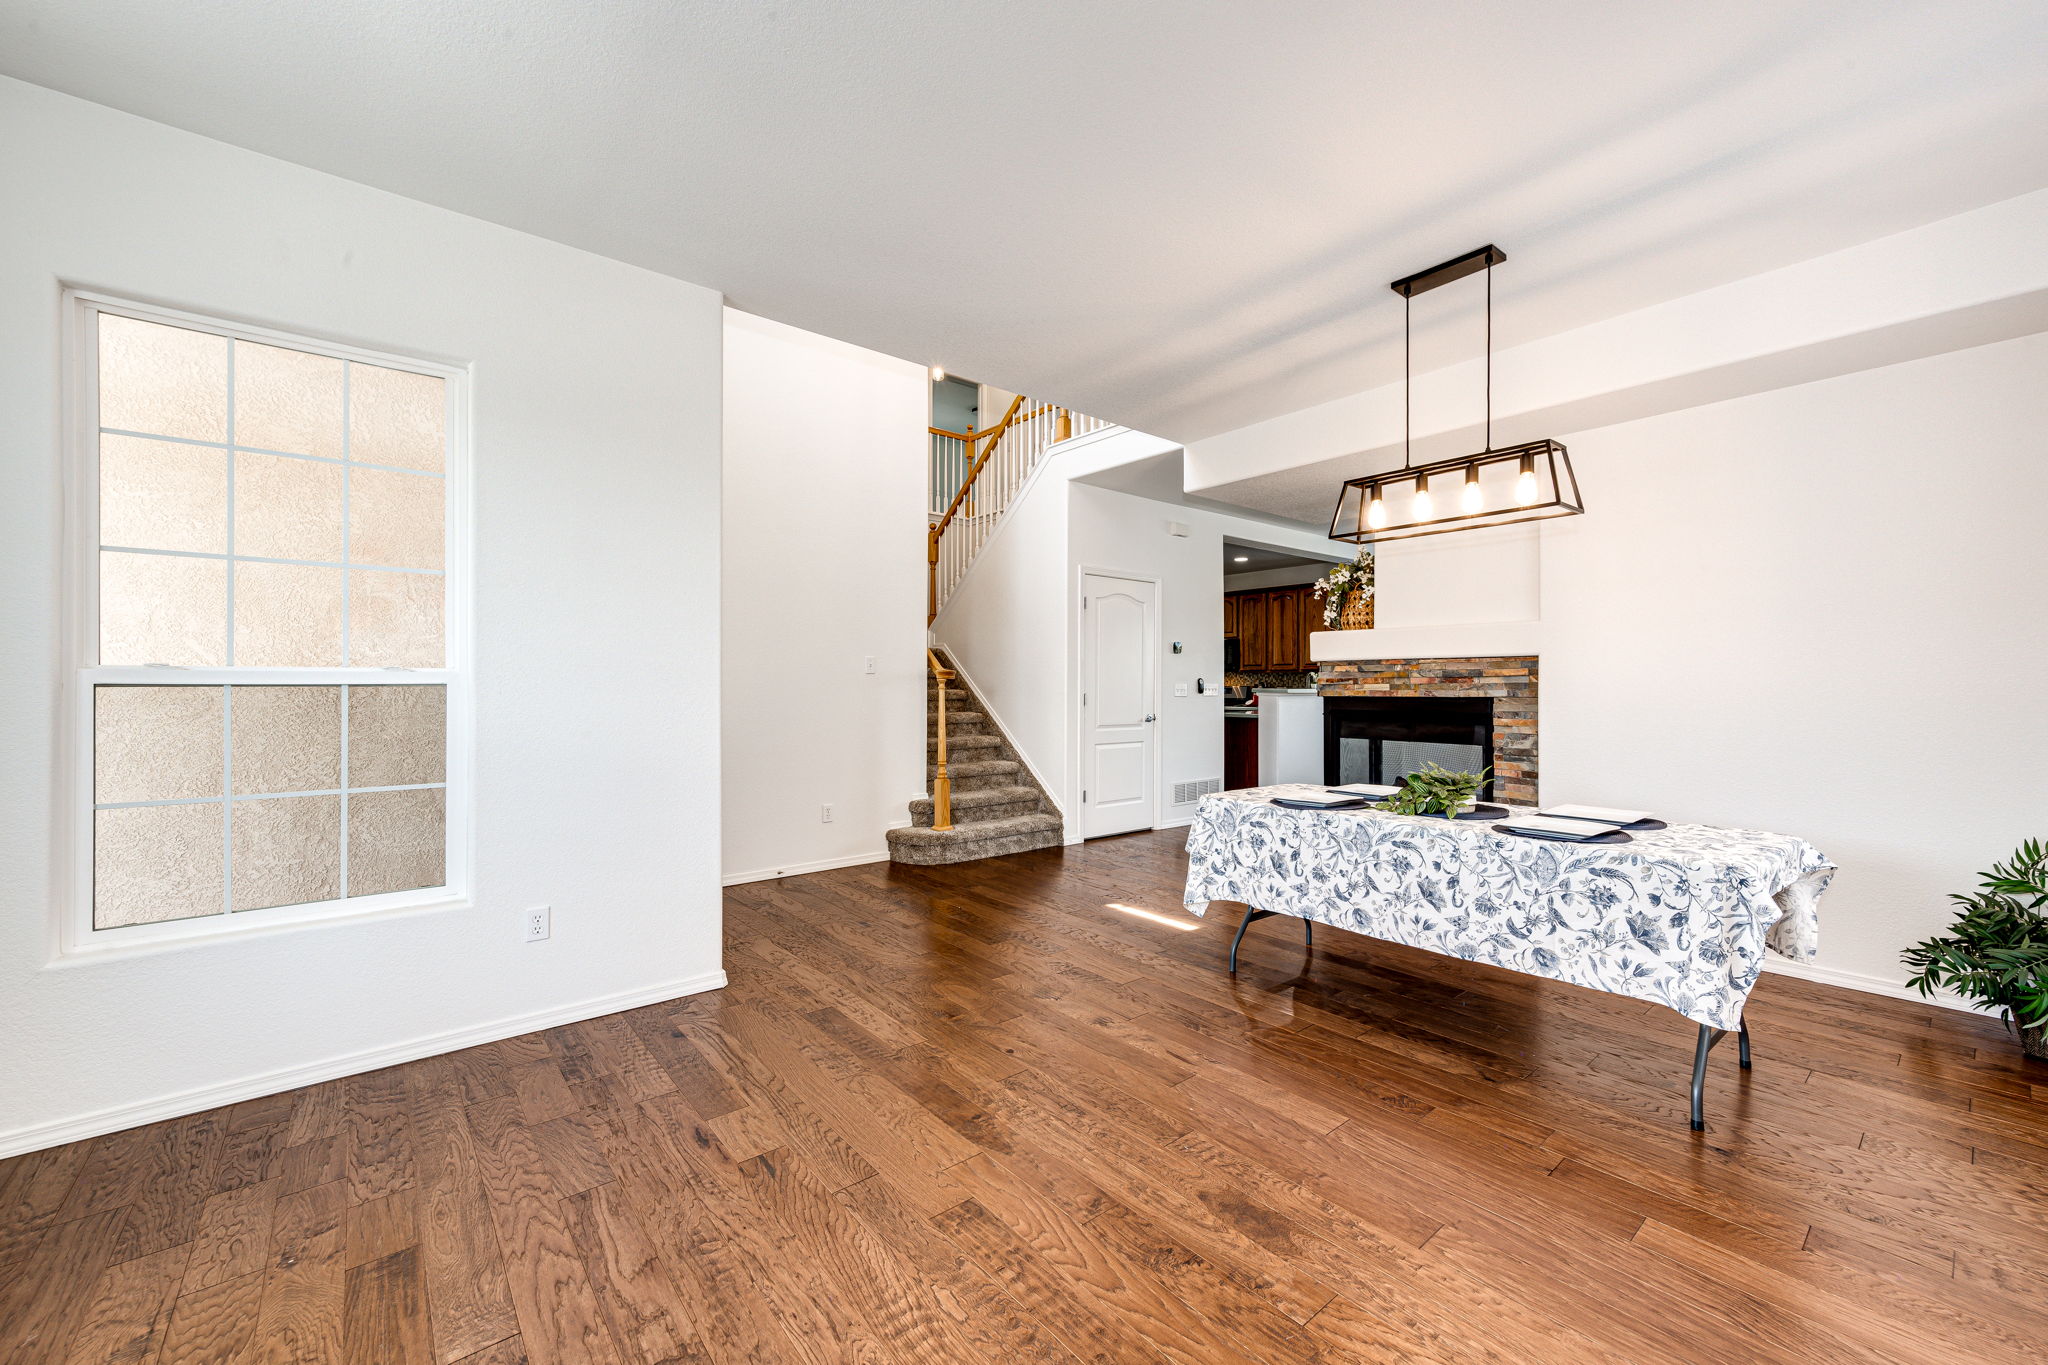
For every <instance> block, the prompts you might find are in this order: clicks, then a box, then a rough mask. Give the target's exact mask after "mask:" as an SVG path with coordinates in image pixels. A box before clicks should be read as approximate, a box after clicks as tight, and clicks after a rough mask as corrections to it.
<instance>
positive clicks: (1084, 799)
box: [1081, 787, 1088, 806]
mask: <svg viewBox="0 0 2048 1365" xmlns="http://www.w3.org/2000/svg"><path fill="white" fill-rule="evenodd" d="M1081 804H1082V805H1084V806H1085V805H1087V804H1088V789H1087V788H1086V787H1083V788H1081Z"/></svg>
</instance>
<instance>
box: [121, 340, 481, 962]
mask: <svg viewBox="0 0 2048 1365" xmlns="http://www.w3.org/2000/svg"><path fill="white" fill-rule="evenodd" d="M83 307H84V311H83V313H82V316H84V317H86V318H88V319H89V322H90V330H89V331H88V332H87V333H86V335H87V336H88V337H90V338H91V339H92V341H91V344H89V345H88V346H87V347H86V351H87V353H88V361H87V367H88V369H89V370H90V373H89V374H88V375H85V376H83V377H82V380H83V381H89V382H90V385H91V387H90V389H89V390H88V391H89V392H91V393H93V394H96V403H97V409H96V413H95V418H96V420H95V421H94V422H93V424H92V428H93V429H92V431H91V437H92V440H93V452H92V453H94V454H95V455H96V460H95V461H94V463H93V465H92V466H91V467H92V470H93V473H94V475H95V478H96V483H97V496H96V502H95V506H96V509H97V531H98V534H97V543H96V544H94V545H91V549H92V551H93V562H94V564H95V566H96V574H95V591H94V593H93V595H92V601H91V606H92V608H93V612H92V620H93V622H94V627H93V628H91V629H89V630H88V631H87V632H86V635H85V639H86V640H87V642H88V645H87V647H88V648H89V649H90V650H91V651H92V653H93V654H94V655H95V656H96V657H94V658H88V659H86V660H85V661H83V679H84V681H85V683H86V684H87V686H86V687H85V688H84V689H83V691H82V692H81V695H82V696H84V697H85V698H87V699H88V700H87V702H86V709H87V714H86V716H85V717H84V727H85V733H84V735H83V737H82V742H85V743H87V744H89V747H90V762H89V764H88V765H87V767H88V769H89V774H90V775H89V782H90V787H91V791H90V812H89V820H88V822H87V829H88V837H89V839H90V849H89V851H88V850H86V849H85V848H83V847H81V852H80V856H81V859H82V860H83V862H82V865H83V866H85V868H86V870H87V875H88V876H89V878H90V884H91V898H90V899H91V904H90V927H91V929H92V930H95V931H97V930H108V929H123V928H130V927H132V926H140V925H152V924H156V925H161V924H166V923H169V922H172V921H187V920H196V919H201V918H205V917H209V916H228V915H235V914H240V913H244V912H250V911H261V910H269V909H275V908H279V907H288V906H311V907H315V908H316V909H317V908H320V907H324V906H326V905H329V904H332V905H335V906H337V907H339V906H343V905H346V904H347V903H348V902H350V901H353V900H360V899H362V898H363V897H371V896H383V895H388V894H390V893H402V892H410V891H418V890H424V889H431V888H437V887H442V886H445V885H447V884H448V880H449V873H450V869H449V847H450V844H449V838H450V824H449V791H448V784H449V780H450V765H449V734H450V707H449V693H450V687H449V685H448V679H449V677H450V675H449V674H448V673H447V672H446V669H447V665H448V662H449V660H448V658H447V627H446V591H445V585H446V581H447V569H448V549H447V531H446V527H447V514H448V507H449V500H448V488H447V482H448V478H447V474H448V468H449V462H448V458H447V451H446V446H447V430H446V421H445V413H446V412H447V408H448V392H447V386H448V383H449V381H448V380H446V379H444V378H442V377H440V376H437V375H432V374H423V373H417V372H414V371H411V370H406V369H401V368H396V367H394V366H388V365H379V364H373V363H370V362H369V361H367V360H361V359H355V358H352V357H351V356H349V355H330V354H325V353H323V352H322V351H320V350H318V349H311V348H309V349H299V348H297V347H295V346H293V345H291V344H289V343H284V344H280V343H279V342H278V341H277V340H276V339H274V338H273V339H266V340H263V341H258V340H255V339H253V338H246V337H243V336H238V335H232V334H231V333H232V332H233V331H234V330H235V329H233V328H228V327H222V328H220V329H219V330H213V329H212V328H211V325H210V324H201V325H195V326H180V325H177V324H176V323H174V322H170V321H164V320H158V319H152V318H145V317H131V316H127V315H125V314H124V313H121V312H114V311H106V310H105V309H103V308H101V307H100V306H99V305H96V304H86V305H83ZM82 548H83V547H82ZM392 670H405V671H404V672H393V671H392ZM413 673H418V674H420V676H418V677H413V676H410V675H411V674H413ZM187 675H189V676H187ZM407 903H409V902H407ZM80 913H81V915H83V914H84V910H83V907H81V910H80ZM159 932H160V933H161V931H159Z"/></svg>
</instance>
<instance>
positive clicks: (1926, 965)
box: [1904, 839, 2048, 1061]
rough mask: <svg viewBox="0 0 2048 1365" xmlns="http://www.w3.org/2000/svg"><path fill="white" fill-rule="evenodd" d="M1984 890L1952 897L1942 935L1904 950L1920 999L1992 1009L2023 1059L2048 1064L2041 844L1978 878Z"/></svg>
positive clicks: (2044, 856)
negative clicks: (1942, 997)
mask: <svg viewBox="0 0 2048 1365" xmlns="http://www.w3.org/2000/svg"><path fill="white" fill-rule="evenodd" d="M1983 888H1984V889H1983V890H1981V891H1977V892H1973V893H1971V894H1969V895H1962V894H1957V895H1953V896H1950V897H1949V899H1950V900H1952V901H1954V902H1955V903H1956V906H1957V907H1958V908H1957V910H1956V918H1955V923H1953V924H1951V925H1950V926H1949V932H1947V933H1946V934H1938V935H1936V936H1935V937H1933V938H1930V939H1927V940H1925V941H1924V942H1921V943H1916V944H1914V945H1913V946H1912V947H1911V948H1908V949H1907V950H1906V951H1905V954H1904V959H1905V963H1906V965H1907V966H1908V967H1911V968H1914V969H1915V975H1914V976H1913V977H1912V978H1911V979H1910V980H1908V981H1907V982H1906V984H1907V985H1908V986H1911V987H1913V988H1914V989H1916V990H1918V991H1919V992H1920V993H1921V994H1922V995H1932V994H1934V990H1935V987H1937V986H1940V987H1944V988H1946V989H1948V990H1951V991H1954V992H1955V993H1956V994H1957V995H1960V996H1962V997H1963V998H1964V999H1966V1000H1974V1001H1978V1002H1980V1003H1982V1004H1986V1005H1990V1006H1993V1007H1995V1008H1996V1009H1997V1010H1998V1012H1999V1014H2000V1015H2001V1017H2003V1018H2004V1020H2005V1023H2006V1027H2008V1028H2010V1029H2012V1030H2014V1031H2015V1032H2016V1033H2018V1034H2019V1036H2020V1048H2021V1050H2022V1051H2024V1052H2025V1053H2026V1054H2027V1055H2028V1056H2029V1057H2035V1058H2039V1059H2040V1060H2042V1061H2048V914H2044V912H2043V907H2044V906H2048V845H2044V844H2043V843H2042V842H2041V841H2040V840H2038V839H2029V840H2028V841H2027V842H2026V843H2024V844H2022V845H2021V846H2020V848H2019V851H2018V852H2016V853H2014V854H2013V856H2012V858H2011V860H2010V861H2008V862H2003V863H1998V864H1996V865H1994V866H1993V867H1992V869H1991V870H1990V871H1989V872H1987V873H1985V874H1984V879H1983Z"/></svg>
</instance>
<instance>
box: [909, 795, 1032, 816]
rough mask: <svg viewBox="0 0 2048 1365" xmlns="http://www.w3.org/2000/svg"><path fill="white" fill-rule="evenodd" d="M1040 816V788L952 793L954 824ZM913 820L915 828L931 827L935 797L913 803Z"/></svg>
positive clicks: (922, 798) (927, 797)
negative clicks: (1011, 817) (919, 826)
mask: <svg viewBox="0 0 2048 1365" xmlns="http://www.w3.org/2000/svg"><path fill="white" fill-rule="evenodd" d="M1037 813H1038V788H1036V787H990V788H986V789H984V790H980V791H961V790H959V789H957V788H956V789H955V790H954V792H953V823H954V824H956V825H968V824H989V823H991V822H993V821H996V820H1002V819H1006V818H1008V817H1010V816H1012V815H1027V814H1033V815H1035V814H1037ZM910 819H911V823H912V824H915V825H929V824H930V823H931V819H932V798H930V797H929V796H926V797H921V798H920V799H918V800H916V801H912V802H911V803H910Z"/></svg>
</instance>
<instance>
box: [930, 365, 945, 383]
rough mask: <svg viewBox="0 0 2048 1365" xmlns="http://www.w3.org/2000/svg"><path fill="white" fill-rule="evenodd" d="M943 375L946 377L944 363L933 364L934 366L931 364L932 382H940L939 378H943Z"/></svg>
mask: <svg viewBox="0 0 2048 1365" xmlns="http://www.w3.org/2000/svg"><path fill="white" fill-rule="evenodd" d="M945 377H946V367H945V366H944V365H934V366H932V383H934V384H936V383H938V382H940V381H941V380H943V379H944V378H945Z"/></svg>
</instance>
